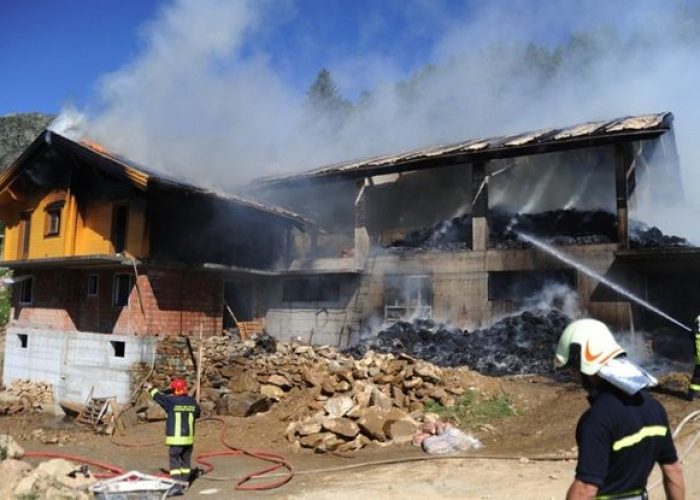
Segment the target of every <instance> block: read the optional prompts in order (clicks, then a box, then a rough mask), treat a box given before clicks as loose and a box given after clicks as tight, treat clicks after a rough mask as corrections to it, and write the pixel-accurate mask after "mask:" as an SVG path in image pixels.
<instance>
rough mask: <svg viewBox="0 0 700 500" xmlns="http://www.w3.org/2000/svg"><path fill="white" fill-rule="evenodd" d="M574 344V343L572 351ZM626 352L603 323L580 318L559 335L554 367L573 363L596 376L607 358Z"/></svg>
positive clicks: (586, 372)
mask: <svg viewBox="0 0 700 500" xmlns="http://www.w3.org/2000/svg"><path fill="white" fill-rule="evenodd" d="M572 345H573V346H575V347H574V349H573V350H572V348H571V346H572ZM624 352H625V351H624V349H622V347H620V344H618V343H617V342H616V341H615V338H614V337H613V335H612V333H610V330H609V329H608V327H607V326H605V324H604V323H602V322H600V321H598V320H596V319H579V320H576V321H574V322H572V323H570V324H569V326H567V327H566V328H565V329H564V331H563V332H562V334H561V337H559V344H558V345H557V351H556V354H555V356H554V366H555V367H557V368H561V367H563V366H566V365H568V364H570V363H571V364H572V366H573V367H574V368H576V369H578V370H579V371H581V373H583V374H585V375H595V374H596V373H598V371H599V370H600V369H601V368H602V367H603V366H605V364H606V363H607V362H608V361H610V360H611V359H613V358H614V357H615V356H617V355H619V354H623V353H624ZM577 358H578V359H577ZM577 365H578V366H577Z"/></svg>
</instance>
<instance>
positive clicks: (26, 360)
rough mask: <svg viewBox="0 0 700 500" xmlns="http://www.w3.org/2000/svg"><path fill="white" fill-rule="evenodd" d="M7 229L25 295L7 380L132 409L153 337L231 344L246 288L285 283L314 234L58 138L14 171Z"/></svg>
mask: <svg viewBox="0 0 700 500" xmlns="http://www.w3.org/2000/svg"><path fill="white" fill-rule="evenodd" d="M0 216H1V218H2V221H3V222H4V224H5V244H4V249H3V251H4V253H3V261H2V266H4V267H8V268H10V269H11V270H12V271H13V276H12V278H11V281H12V282H13V283H14V287H13V304H12V305H13V307H12V311H11V318H10V324H9V325H8V329H7V343H6V356H5V363H4V380H6V381H11V380H13V379H16V378H28V379H36V380H45V381H48V382H51V383H53V384H54V386H55V388H56V396H57V398H58V399H59V400H64V401H73V402H79V403H82V402H84V401H85V399H86V397H87V395H88V394H89V393H91V392H93V391H91V389H94V393H95V394H99V395H101V396H107V395H110V396H117V397H118V399H119V400H120V401H123V400H125V399H127V398H128V393H129V387H130V380H129V370H130V368H131V366H132V364H133V363H134V362H146V363H148V362H150V361H151V359H152V357H153V349H154V347H153V346H154V338H155V337H156V336H163V335H199V334H202V335H220V334H221V332H222V329H223V328H225V327H226V326H228V325H230V324H231V322H232V319H231V317H230V314H228V311H229V309H228V308H226V307H225V305H227V304H230V307H233V308H235V309H236V310H237V313H238V315H239V318H238V319H239V320H244V319H252V318H253V317H254V316H255V315H256V313H257V311H256V305H255V303H254V302H252V301H253V300H254V297H253V296H248V295H246V296H245V298H241V297H242V296H241V288H245V289H246V290H247V287H246V283H247V282H248V281H249V280H252V279H258V280H262V281H264V280H265V279H268V278H270V277H273V276H275V270H284V269H285V268H286V266H287V265H288V263H289V262H290V261H291V260H292V259H293V258H294V257H295V255H294V253H293V248H292V246H291V245H290V243H289V242H290V241H292V240H293V239H294V236H293V234H294V233H295V232H299V231H302V230H304V229H305V227H306V226H307V225H308V224H309V222H310V221H308V220H307V219H305V218H303V217H301V216H298V215H295V214H293V213H291V212H289V211H286V210H282V209H278V208H274V207H269V206H264V205H261V204H259V203H255V202H252V201H249V200H245V199H243V198H239V197H236V196H229V195H220V194H217V193H214V192H211V191H207V190H204V189H201V188H198V187H195V186H192V185H190V184H187V183H184V182H181V181H179V180H177V179H172V178H169V177H167V176H165V175H162V174H159V173H156V172H153V171H150V170H148V169H145V168H143V167H140V166H137V165H134V164H132V163H130V162H128V161H127V160H125V159H123V158H120V157H118V156H116V155H113V154H111V153H109V152H107V151H105V150H104V149H102V148H101V147H99V146H98V145H95V144H90V143H81V142H75V141H72V140H70V139H67V138H66V137H63V136H61V135H59V134H56V133H53V132H50V131H45V132H43V133H42V134H41V135H40V136H39V137H38V138H37V139H36V140H35V141H34V142H33V143H32V144H31V145H30V146H29V148H28V149H27V150H26V151H25V152H24V153H23V154H22V155H21V156H20V158H19V159H18V160H17V161H16V162H15V163H14V164H13V165H12V166H11V167H10V168H9V169H8V170H6V171H5V172H3V174H2V177H1V178H0ZM231 310H233V309H231Z"/></svg>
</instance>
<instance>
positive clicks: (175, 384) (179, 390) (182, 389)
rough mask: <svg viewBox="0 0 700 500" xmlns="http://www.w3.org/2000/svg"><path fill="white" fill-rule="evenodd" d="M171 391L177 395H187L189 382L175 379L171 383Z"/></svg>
mask: <svg viewBox="0 0 700 500" xmlns="http://www.w3.org/2000/svg"><path fill="white" fill-rule="evenodd" d="M170 389H171V390H172V391H173V392H174V393H175V394H185V393H187V382H185V379H182V378H174V379H172V380H171V381H170Z"/></svg>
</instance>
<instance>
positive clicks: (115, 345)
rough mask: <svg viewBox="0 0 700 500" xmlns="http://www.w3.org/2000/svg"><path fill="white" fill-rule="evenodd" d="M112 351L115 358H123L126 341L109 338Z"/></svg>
mask: <svg viewBox="0 0 700 500" xmlns="http://www.w3.org/2000/svg"><path fill="white" fill-rule="evenodd" d="M109 343H110V344H112V351H113V355H114V357H115V358H123V357H124V353H125V351H126V342H124V341H123V340H110V341H109Z"/></svg>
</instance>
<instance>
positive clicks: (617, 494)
mask: <svg viewBox="0 0 700 500" xmlns="http://www.w3.org/2000/svg"><path fill="white" fill-rule="evenodd" d="M554 363H555V366H556V367H557V368H562V367H568V368H570V369H571V370H572V372H573V374H574V376H575V377H576V378H577V379H578V380H580V382H581V383H582V385H583V386H584V388H585V389H586V391H587V392H588V399H589V402H590V408H589V409H588V410H587V411H586V412H585V413H584V414H583V415H582V416H581V418H580V419H579V422H578V425H577V427H576V443H577V444H578V463H577V465H576V478H575V480H574V481H573V483H572V484H571V486H570V487H569V490H568V492H567V496H566V498H567V500H577V499H596V498H597V499H640V500H641V499H646V498H647V492H646V484H647V479H648V477H649V474H650V473H651V470H652V468H653V467H654V464H656V463H658V464H659V466H660V468H661V473H662V474H663V484H664V489H665V492H666V497H667V498H669V499H671V500H680V499H684V498H685V484H684V480H683V470H682V467H681V465H680V462H679V460H678V456H677V454H676V448H675V446H674V444H673V437H672V435H671V428H670V427H669V424H668V417H667V415H666V411H665V410H664V408H663V406H661V404H660V403H659V402H658V401H656V400H655V399H654V398H652V397H651V396H650V395H649V394H648V393H647V392H646V390H644V388H643V387H646V386H649V385H653V383H655V382H656V380H655V379H654V378H653V376H651V375H650V374H648V373H646V372H645V371H644V370H643V369H642V368H641V367H639V366H637V365H636V364H634V363H633V362H632V361H630V360H628V359H627V358H626V355H625V351H624V350H623V349H622V347H620V345H619V344H618V343H617V342H616V341H615V339H614V337H613V336H612V333H610V330H608V328H607V327H606V326H605V325H604V324H603V323H601V322H600V321H597V320H594V319H581V320H577V321H574V322H573V323H571V324H570V325H569V326H567V327H566V329H565V330H564V332H563V333H562V335H561V337H560V339H559V344H558V346H557V350H556V355H555V360H554ZM645 379H647V380H650V381H652V382H650V383H649V382H645Z"/></svg>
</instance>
